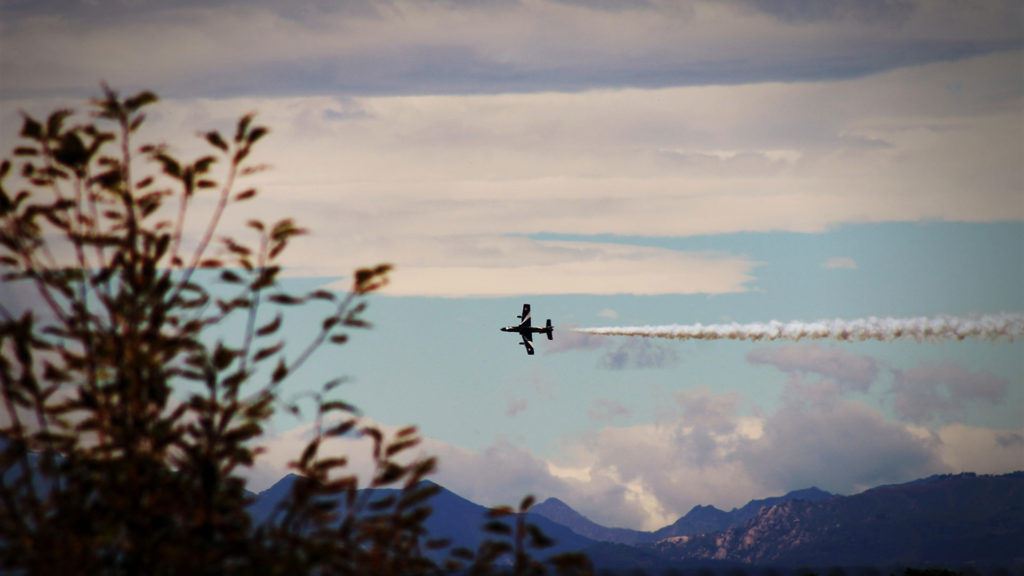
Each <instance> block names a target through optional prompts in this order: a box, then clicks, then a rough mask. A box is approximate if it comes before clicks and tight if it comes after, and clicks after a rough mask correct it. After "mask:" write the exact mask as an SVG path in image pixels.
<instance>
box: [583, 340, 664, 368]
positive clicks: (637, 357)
mask: <svg viewBox="0 0 1024 576" xmlns="http://www.w3.org/2000/svg"><path fill="white" fill-rule="evenodd" d="M678 360H679V353H678V352H677V351H676V348H675V347H673V346H672V345H671V344H665V343H663V342H657V341H655V340H651V339H649V338H627V339H625V340H623V341H622V343H621V344H619V346H618V347H617V348H615V349H613V350H609V351H608V352H606V353H605V354H604V355H603V356H602V357H601V359H600V360H599V361H598V366H600V367H601V368H605V369H607V370H631V369H639V368H664V367H665V366H668V365H671V364H674V363H675V362H677V361H678Z"/></svg>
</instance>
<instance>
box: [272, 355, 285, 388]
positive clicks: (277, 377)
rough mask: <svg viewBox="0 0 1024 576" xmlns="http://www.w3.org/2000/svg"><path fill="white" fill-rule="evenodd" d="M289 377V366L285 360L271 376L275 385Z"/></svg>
mask: <svg viewBox="0 0 1024 576" xmlns="http://www.w3.org/2000/svg"><path fill="white" fill-rule="evenodd" d="M287 376H288V366H286V365H285V363H284V358H281V360H280V361H279V362H278V363H277V368H275V369H274V373H273V374H271V376H270V380H271V382H273V383H274V384H277V383H279V382H281V381H282V380H284V379H285V378H286V377H287Z"/></svg>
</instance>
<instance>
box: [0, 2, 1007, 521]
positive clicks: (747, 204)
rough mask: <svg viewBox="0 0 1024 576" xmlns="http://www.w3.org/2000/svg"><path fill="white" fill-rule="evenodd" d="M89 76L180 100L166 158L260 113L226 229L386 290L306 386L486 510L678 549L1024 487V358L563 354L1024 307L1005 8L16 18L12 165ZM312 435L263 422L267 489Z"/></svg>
mask: <svg viewBox="0 0 1024 576" xmlns="http://www.w3.org/2000/svg"><path fill="white" fill-rule="evenodd" d="M100 80H105V81H107V82H109V83H110V84H111V85H113V86H115V87H117V88H118V89H120V90H122V91H123V92H130V91H133V90H138V89H152V90H155V91H157V92H158V93H159V94H160V95H161V96H163V98H164V100H163V102H162V103H161V105H160V107H159V108H156V109H154V110H153V111H152V112H151V113H150V117H149V122H148V124H147V127H146V128H145V130H146V131H147V132H146V133H145V134H146V135H147V136H149V137H151V138H154V139H159V140H167V141H169V142H172V143H173V146H174V151H175V152H177V153H179V154H181V155H183V156H186V157H187V156H190V155H193V154H197V153H199V151H200V150H201V149H202V143H201V142H200V141H198V140H197V139H195V138H194V135H195V133H196V131H198V130H206V129H211V128H218V129H224V130H228V129H230V127H231V126H232V124H233V122H234V121H235V120H236V119H237V117H238V116H240V115H241V114H244V113H246V112H249V111H253V110H255V111H257V112H258V119H259V121H261V122H262V123H264V124H266V125H268V126H269V127H270V128H271V130H272V132H271V136H270V137H269V138H268V139H267V140H266V142H265V144H264V143H263V142H261V144H264V145H263V146H262V147H261V149H260V150H259V152H258V156H259V157H258V160H260V161H263V162H267V163H269V164H271V165H272V170H270V171H268V172H266V173H264V174H261V175H260V176H259V177H258V182H257V183H258V184H259V186H260V189H261V191H262V196H261V200H260V201H259V202H258V203H254V204H252V205H250V206H247V207H246V210H248V212H246V213H244V214H238V215H237V216H236V217H235V218H234V219H232V220H229V221H228V222H227V224H226V225H227V227H228V228H227V231H233V230H240V229H241V223H243V222H244V221H245V220H246V219H248V218H250V217H253V216H257V217H264V218H272V217H277V216H280V215H282V214H289V215H292V216H294V217H295V218H296V219H297V220H298V221H299V222H300V223H302V224H304V225H305V226H307V227H309V228H311V230H312V232H313V233H312V234H311V235H310V236H309V237H307V238H304V239H303V240H302V241H301V242H298V243H296V245H295V246H294V249H293V250H292V253H291V254H290V255H289V256H288V264H289V269H288V276H289V278H288V282H290V283H292V284H293V285H295V286H328V287H334V288H339V287H344V286H345V285H346V280H345V278H346V276H347V275H348V274H349V273H350V272H351V270H353V269H354V268H356V267H358V266H365V265H369V264H375V263H377V262H392V263H394V264H395V265H396V271H395V273H394V274H393V277H392V282H391V285H390V286H389V287H388V288H387V289H386V290H385V291H384V292H383V294H381V295H379V296H375V297H374V298H373V299H372V300H371V303H370V309H369V314H368V316H369V318H370V319H371V320H372V321H373V322H374V328H373V329H372V330H370V331H366V332H360V333H358V334H355V335H354V337H353V339H352V341H351V342H350V344H349V345H347V346H345V347H343V348H340V349H337V351H332V352H331V353H330V354H325V355H322V356H321V357H319V358H318V359H317V361H316V362H315V363H313V364H312V365H309V366H308V367H307V372H306V373H304V374H301V375H300V376H301V380H302V381H301V382H296V383H295V384H293V386H294V392H295V393H296V394H300V393H301V392H302V391H304V390H308V389H312V388H313V387H315V386H316V385H318V384H319V383H320V382H322V381H324V380H327V379H329V378H332V377H333V376H335V375H337V374H339V373H341V374H345V375H348V376H349V377H350V378H351V380H350V382H349V383H348V384H346V385H345V386H344V387H343V388H342V392H343V395H344V397H345V398H346V399H348V400H350V401H352V402H354V403H355V404H356V405H357V406H359V407H360V408H361V409H362V410H363V411H364V413H365V415H366V417H367V418H369V419H373V420H375V421H377V422H379V423H381V424H382V425H385V426H394V427H399V426H402V425H405V424H410V423H412V424H417V425H419V426H420V427H421V430H422V432H423V434H424V435H425V437H426V438H427V440H426V442H425V445H424V449H425V450H427V451H429V452H432V453H435V454H438V455H439V456H440V457H441V470H440V472H439V475H438V478H437V480H438V481H439V482H441V483H442V484H444V485H446V486H448V487H449V488H451V489H453V490H455V491H457V492H459V493H461V494H463V495H465V496H467V497H469V498H472V499H474V500H476V501H478V502H481V503H485V504H496V503H504V502H516V501H518V499H519V498H520V497H521V495H522V494H524V493H527V492H532V493H534V494H536V495H538V496H540V497H542V498H543V497H547V496H558V497H560V498H562V499H563V500H565V501H566V502H568V503H570V504H571V505H573V506H574V507H576V508H577V509H579V510H580V511H582V512H583V513H585V514H587V515H588V516H590V517H591V518H593V519H595V520H597V521H599V522H603V523H606V524H614V525H621V526H629V527H635V528H657V527H660V526H662V525H664V524H667V523H669V522H671V521H674V520H675V519H676V518H677V517H678V516H680V515H682V514H684V513H685V512H686V511H687V510H689V508H690V507H692V506H694V505H696V504H714V505H716V506H719V507H723V508H729V507H732V506H737V505H742V504H743V503H745V502H746V501H747V500H749V499H750V498H754V497H763V496H766V495H770V494H779V493H782V492H785V491H787V490H792V489H798V488H805V487H808V486H812V485H816V486H819V487H821V488H824V489H828V490H832V491H836V492H844V493H849V492H855V491H857V490H860V489H863V488H865V487H868V486H872V485H876V484H879V483H886V482H898V481H903V480H909V479H912V478H916V477H919V476H924V475H928V474H932V473H939V472H959V471H962V470H972V471H977V472H1006V471H1010V470H1015V469H1021V468H1024V424H1022V422H1024V360H1022V358H1024V354H1022V352H1024V349H1022V346H1024V344H1022V343H1021V342H1019V341H1018V342H1013V343H1009V342H1006V341H998V342H984V341H976V340H966V341H962V342H938V343H916V342H912V341H911V342H905V341H900V342H894V343H879V342H871V343H835V342H800V343H748V342H732V341H719V342H680V341H665V340H646V339H631V338H617V337H597V336H585V335H582V334H575V333H572V332H571V331H569V330H568V328H570V327H572V326H605V325H635V324H672V323H694V322H701V323H705V324H706V323H714V322H723V321H738V322H754V321H769V320H817V319H823V318H846V319H850V318H857V317H863V316H896V317H901V316H933V315H940V314H949V315H963V316H969V315H974V314H986V313H997V312H1000V311H1006V312H1021V311H1024V172H1022V168H1021V166H1022V165H1024V164H1022V161H1024V114H1022V113H1021V111H1022V110H1024V16H1022V11H1021V8H1020V5H1019V3H1017V2H1011V1H1005V2H1001V1H998V0H993V1H986V2H975V3H969V4H964V3H960V2H955V1H945V0H935V1H929V2H915V1H911V0H888V1H881V0H839V1H836V2H828V3H819V2H810V1H799V0H797V1H792V0H790V1H770V0H731V1H726V2H705V1H701V0H680V1H675V2H670V1H656V0H650V1H640V0H636V1H628V2H571V1H558V0H494V1H491V2H459V1H456V0H447V1H444V0H438V1H397V0H396V1H385V0H360V1H351V2H341V3H333V2H326V1H318V0H301V1H299V2H288V3H284V2H272V1H269V0H266V1H262V2H247V3H241V2H233V1H216V2H190V1H179V2H155V1H154V2H149V1H133V2H118V1H98V2H21V1H14V2H11V1H8V2H3V3H0V107H2V108H0V129H2V132H0V134H2V136H0V138H2V139H3V142H2V144H3V148H4V149H8V150H9V149H10V148H11V147H13V146H14V141H13V138H12V137H13V135H14V134H16V132H17V129H18V127H19V125H20V115H19V111H20V110H27V111H30V112H38V113H45V112H46V111H49V110H51V109H53V108H55V107H57V106H66V105H72V106H80V103H81V102H82V101H83V100H85V99H86V98H88V97H91V96H94V95H95V94H96V93H97V91H98V88H97V86H98V83H99V81H100ZM524 302H530V303H531V304H532V305H533V309H534V318H535V320H536V319H541V320H543V319H545V318H548V317H550V318H551V319H552V320H553V322H554V323H555V325H556V326H557V327H558V329H559V330H558V331H557V332H556V339H555V341H554V342H551V343H549V342H547V341H542V342H540V343H539V344H538V354H537V355H536V356H534V357H527V356H526V355H525V354H523V351H522V349H521V347H519V346H517V345H516V344H515V339H514V337H513V336H510V335H507V334H502V333H500V332H498V330H497V329H498V328H499V327H500V326H504V325H507V324H509V323H511V322H513V321H514V319H515V318H514V317H515V315H516V314H518V313H519V309H520V307H521V305H522V304H523V303H524ZM313 313H314V312H313V311H310V312H309V314H311V315H312V314H313ZM310 317H312V316H310ZM305 318H306V316H303V315H302V314H300V315H298V316H297V317H296V318H294V319H292V322H290V323H289V325H288V330H289V336H290V337H291V338H292V339H293V341H294V342H296V343H298V342H301V341H302V339H303V334H302V331H303V328H304V327H305V326H304V324H303V320H304V319H305ZM308 426H309V423H308V422H307V421H303V420H302V419H298V420H296V419H293V418H290V417H285V416H283V415H282V416H281V417H279V418H277V419H276V420H275V421H274V426H273V430H272V431H270V432H269V433H268V436H267V438H266V443H267V447H268V448H269V452H268V454H267V458H266V461H265V463H264V464H262V465H261V466H259V467H257V469H255V470H254V471H252V474H251V477H252V485H253V487H255V488H257V489H258V488H261V487H263V486H266V485H267V484H268V483H269V482H272V481H273V480H274V479H276V478H277V477H279V476H280V475H281V474H283V473H284V471H285V468H286V464H287V461H288V460H289V459H290V458H291V457H292V454H293V451H294V450H295V447H296V446H297V445H298V443H299V442H300V441H301V439H302V438H303V434H307V433H308V430H309V428H308ZM348 448H352V446H339V449H348ZM354 465H355V466H356V467H358V466H360V465H361V464H360V462H358V461H357V462H355V464H354Z"/></svg>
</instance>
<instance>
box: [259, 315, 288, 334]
mask: <svg viewBox="0 0 1024 576" xmlns="http://www.w3.org/2000/svg"><path fill="white" fill-rule="evenodd" d="M283 318H284V316H282V315H281V314H278V315H277V317H275V318H274V320H273V321H271V322H270V323H268V324H264V325H263V326H261V327H260V329H259V330H257V331H256V335H257V336H268V335H270V334H273V333H274V332H277V330H278V328H280V327H281V321H282V320H283Z"/></svg>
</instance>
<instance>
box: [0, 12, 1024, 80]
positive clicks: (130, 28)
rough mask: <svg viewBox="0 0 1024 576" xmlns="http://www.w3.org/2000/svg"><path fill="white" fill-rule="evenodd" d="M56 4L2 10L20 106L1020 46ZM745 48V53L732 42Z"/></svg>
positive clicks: (817, 32) (809, 16) (803, 70)
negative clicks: (63, 98)
mask: <svg viewBox="0 0 1024 576" xmlns="http://www.w3.org/2000/svg"><path fill="white" fill-rule="evenodd" d="M51 4H52V3H50V2H40V3H16V5H12V4H11V3H4V4H3V5H2V6H0V10H2V14H3V16H4V17H3V18H2V19H0V20H2V21H3V29H2V30H0V32H2V33H3V37H4V44H5V47H10V49H8V50H5V51H4V57H3V58H0V75H2V76H3V77H4V79H5V82H4V84H3V91H4V92H5V93H6V95H8V96H9V95H11V94H22V95H41V94H46V93H53V92H55V91H60V92H65V93H66V92H67V91H69V90H71V91H73V90H82V89H83V88H90V87H93V86H94V85H95V82H96V81H97V79H98V78H105V79H107V80H108V81H110V82H111V83H113V84H116V85H118V86H132V87H138V86H147V87H150V88H155V89H157V90H160V91H161V92H164V93H171V92H175V93H176V94H177V95H191V96H202V97H221V98H222V97H229V96H238V95H251V94H258V95H263V96H266V95H294V94H311V93H315V94H340V93H344V94H358V95H371V94H376V95H380V94H424V93H431V94H451V93H490V94H498V93H511V92H541V91H585V90H590V89H595V88H606V89H607V88H620V87H646V88H652V87H665V86H675V85H722V84H744V83H761V82H771V81H781V82H792V81H808V80H816V79H822V78H829V79H832V78H849V77H859V76H863V75H865V74H870V73H875V72H880V71H885V70H890V69H893V68H895V67H901V66H914V65H921V64H926V63H929V62H936V61H948V60H953V59H958V58H963V57H966V56H971V55H979V54H987V53H991V52H993V51H998V50H1005V49H1007V48H1012V47H1019V45H1020V40H1021V32H1020V29H1019V26H1018V27H1015V26H1014V23H1015V22H1016V21H1017V20H1016V17H1017V14H1016V13H1015V12H1013V10H1012V8H1010V7H1008V6H1006V3H1002V4H1001V3H999V2H997V1H995V0H993V1H991V2H985V3H981V6H980V7H979V6H977V4H979V3H971V5H970V6H961V5H959V4H958V3H952V2H944V3H939V4H936V5H933V6H932V5H930V6H929V9H927V10H912V9H910V8H911V6H913V5H912V4H909V3H906V2H897V1H853V0H850V1H843V2H836V3H831V2H828V3H821V2H813V1H787V2H781V3H780V2H765V1H763V0H745V1H741V2H736V3H734V4H732V5H728V4H723V3H720V2H707V1H696V0H695V1H692V2H682V3H678V2H670V3H660V2H659V3H654V2H632V3H628V4H625V3H618V2H616V3H605V5H604V7H605V8H606V9H595V8H594V3H592V2H587V3H576V2H571V3H570V2H555V1H541V2H530V3H523V2H504V1H499V2H489V3H485V4H481V5H472V4H468V3H463V2H391V1H383V0H382V1H369V0H368V1H364V2H344V3H341V5H337V6H335V5H331V4H329V3H324V2H321V1H320V0H306V1H301V2H290V3H287V4H280V3H274V2H256V3H253V4H251V5H250V4H246V9H245V10H240V9H238V4H237V2H234V1H223V2H211V3H199V2H176V3H173V4H172V5H167V4H165V3H159V2H140V3H133V4H132V5H128V4H126V3H114V2H109V3H108V2H100V3H96V4H97V5H96V6H92V5H90V6H86V5H85V4H80V5H75V6H71V7H68V6H64V5H63V4H61V7H60V8H59V9H57V8H54V7H53V6H52V5H51ZM610 6H614V7H615V9H614V10H611V9H607V8H608V7H610ZM599 8H600V7H599ZM765 14H767V15H769V16H770V17H769V18H765V17H764V15H765ZM951 30H953V31H956V33H951V32H950V31H951ZM738 36H742V37H743V38H744V42H742V43H737V42H734V41H732V39H733V38H735V37H738ZM295 38H301V39H302V41H301V42H296V41H295ZM594 38H602V41H601V42H599V43H597V42H593V39H594Z"/></svg>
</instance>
